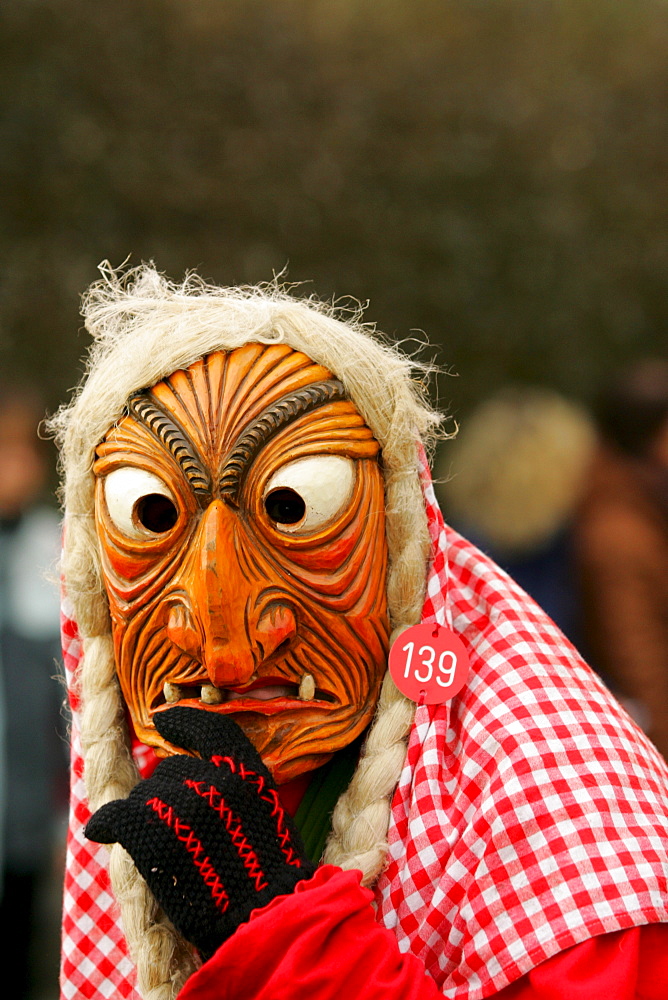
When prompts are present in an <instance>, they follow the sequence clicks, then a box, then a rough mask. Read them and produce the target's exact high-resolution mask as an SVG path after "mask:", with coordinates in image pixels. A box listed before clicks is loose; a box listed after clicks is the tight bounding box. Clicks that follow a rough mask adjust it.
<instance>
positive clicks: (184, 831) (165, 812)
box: [146, 796, 230, 913]
mask: <svg viewBox="0 0 668 1000" xmlns="http://www.w3.org/2000/svg"><path fill="white" fill-rule="evenodd" d="M146 805H148V806H150V807H151V809H152V810H153V812H154V813H156V814H157V816H158V818H159V819H161V820H162V822H163V823H165V824H166V825H167V826H168V827H169V828H170V829H171V830H173V831H174V833H175V834H176V836H177V838H178V839H179V840H180V841H181V843H182V844H184V845H185V848H186V850H187V851H188V853H189V854H192V857H193V864H194V865H195V867H196V868H199V871H200V874H201V876H202V878H203V879H204V884H205V885H206V886H208V888H209V889H210V890H211V897H212V899H213V901H214V903H215V904H216V907H217V908H218V909H219V910H220V911H221V913H225V910H226V909H227V908H228V906H229V905H230V899H229V896H228V895H227V893H226V892H225V887H224V885H223V883H222V881H221V878H220V876H219V875H218V873H217V872H216V870H215V868H214V867H213V865H212V864H211V862H210V861H209V858H208V857H207V856H206V854H205V851H204V847H203V846H202V843H201V841H199V840H198V839H197V837H196V836H195V834H194V833H193V831H192V830H191V829H190V827H189V826H188V825H187V823H182V822H181V820H180V819H179V818H178V816H175V815H174V810H173V809H172V807H171V806H168V805H167V803H166V802H163V801H162V800H161V799H159V798H157V796H156V797H155V798H152V799H149V800H148V802H147V803H146ZM202 855H204V857H202Z"/></svg>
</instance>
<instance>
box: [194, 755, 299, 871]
mask: <svg viewBox="0 0 668 1000" xmlns="http://www.w3.org/2000/svg"><path fill="white" fill-rule="evenodd" d="M211 763H212V764H215V765H216V767H220V765H221V764H227V766H228V767H229V769H230V771H231V772H232V774H236V773H237V763H236V761H235V760H233V759H232V758H231V757H218V756H216V757H212V758H211ZM238 773H239V777H241V778H243V780H244V781H248V783H249V784H250V785H256V786H257V794H258V797H259V798H261V799H262V801H263V802H266V803H267V804H268V805H270V806H271V807H272V810H271V815H272V816H274V817H275V818H276V832H277V834H278V838H279V846H280V848H281V851H282V853H283V856H284V858H285V860H286V862H287V863H288V864H289V865H292V866H293V867H295V868H301V867H302V862H301V858H300V857H299V855H297V854H295V852H294V850H293V848H292V847H291V846H290V831H289V830H288V829H287V827H286V825H285V810H284V808H283V806H282V805H281V800H280V799H279V797H278V792H276V791H275V790H274V789H273V788H270V789H268V790H267V791H266V792H265V791H264V786H265V779H264V778H263V777H262V775H261V774H257V772H256V771H249V770H247V769H246V768H245V767H244V765H243V764H242V763H239V765H238Z"/></svg>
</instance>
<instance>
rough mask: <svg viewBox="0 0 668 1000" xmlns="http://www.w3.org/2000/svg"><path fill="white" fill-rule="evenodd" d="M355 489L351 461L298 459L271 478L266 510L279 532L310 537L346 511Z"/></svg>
mask: <svg viewBox="0 0 668 1000" xmlns="http://www.w3.org/2000/svg"><path fill="white" fill-rule="evenodd" d="M354 485H355V463H354V462H353V461H352V459H350V458H345V457H343V456H342V455H313V456H311V457H309V458H298V459H295V461H294V462H288V463H287V464H286V465H284V466H283V467H282V468H281V469H279V470H278V472H277V473H276V474H275V475H274V476H272V478H271V479H270V481H269V483H268V484H267V487H266V489H265V491H264V498H263V499H264V509H265V511H266V512H267V516H268V517H269V520H270V521H271V522H272V523H273V524H274V525H275V527H277V528H278V529H279V530H280V531H286V532H289V533H291V534H295V535H303V534H308V533H309V532H310V531H315V530H316V528H322V527H324V526H325V525H327V524H331V522H332V521H334V520H335V519H336V518H337V517H338V516H339V515H340V514H341V513H342V512H343V511H344V510H345V507H346V505H347V503H348V502H349V500H350V498H351V496H352V492H353V486H354Z"/></svg>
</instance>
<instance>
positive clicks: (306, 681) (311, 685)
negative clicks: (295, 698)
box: [299, 674, 315, 701]
mask: <svg viewBox="0 0 668 1000" xmlns="http://www.w3.org/2000/svg"><path fill="white" fill-rule="evenodd" d="M314 695H315V681H314V680H313V678H312V677H311V675H310V674H304V676H303V677H302V679H301V683H300V685H299V697H300V699H301V700H302V701H313V697H314Z"/></svg>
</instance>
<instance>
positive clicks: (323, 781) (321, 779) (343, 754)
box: [295, 740, 360, 864]
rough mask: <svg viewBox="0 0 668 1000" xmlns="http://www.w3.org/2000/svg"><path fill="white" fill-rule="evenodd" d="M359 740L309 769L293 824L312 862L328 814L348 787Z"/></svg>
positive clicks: (323, 837) (327, 824) (329, 823)
mask: <svg viewBox="0 0 668 1000" xmlns="http://www.w3.org/2000/svg"><path fill="white" fill-rule="evenodd" d="M359 751H360V741H359V740H355V742H354V743H351V745H350V746H347V747H344V749H343V750H339V752H338V753H336V754H334V756H333V757H332V759H331V760H330V762H329V764H325V765H324V766H323V767H320V768H318V770H317V771H314V772H313V777H312V779H311V781H310V782H309V785H308V788H307V789H306V792H305V794H304V798H303V799H302V801H301V803H300V805H299V808H298V809H297V812H296V814H295V823H296V824H297V828H298V830H299V832H300V833H301V835H302V840H303V841H304V847H305V848H306V853H307V855H308V856H309V858H310V859H311V861H314V862H315V863H316V864H317V863H318V862H319V861H320V858H321V857H322V852H323V851H324V849H325V842H326V840H327V837H328V836H329V831H330V830H331V827H332V813H333V811H334V806H335V805H336V802H337V800H338V798H339V795H341V793H342V792H343V791H344V790H345V789H346V788H347V787H348V785H349V784H350V779H351V778H352V776H353V773H354V771H355V767H356V766H357V760H358V758H359Z"/></svg>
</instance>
